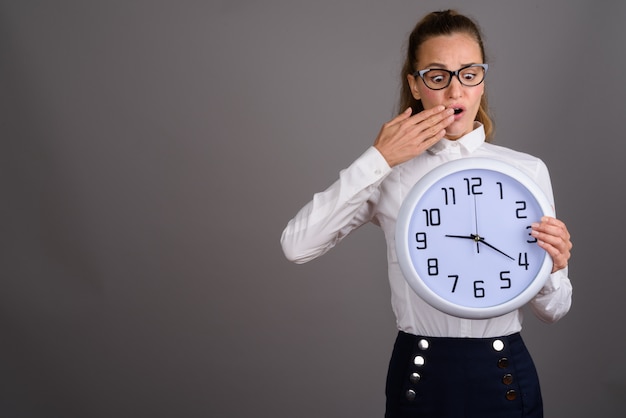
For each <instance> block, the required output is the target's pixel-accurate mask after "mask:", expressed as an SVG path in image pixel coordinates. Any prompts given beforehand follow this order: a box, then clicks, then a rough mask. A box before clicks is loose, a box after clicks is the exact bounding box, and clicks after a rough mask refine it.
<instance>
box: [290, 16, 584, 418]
mask: <svg viewBox="0 0 626 418" xmlns="http://www.w3.org/2000/svg"><path fill="white" fill-rule="evenodd" d="M487 69H488V66H487V65H486V64H485V52H484V47H483V43H482V40H481V34H480V30H479V28H478V27H477V25H476V24H475V23H474V22H473V21H472V20H471V19H469V18H467V17H466V16H463V15H461V14H458V13H456V12H455V11H451V10H448V11H443V12H434V13H431V14H429V15H427V16H425V17H424V18H423V19H422V20H421V21H420V22H418V24H417V25H416V27H415V29H414V30H413V32H412V33H411V35H410V38H409V43H408V47H407V56H406V61H405V64H404V67H403V71H402V81H403V89H402V97H401V99H400V103H401V106H402V107H401V108H402V109H406V110H404V111H403V112H402V113H401V114H400V115H398V116H397V117H395V118H394V119H392V120H391V121H389V122H387V123H385V124H384V125H383V127H382V129H381V130H380V132H379V134H378V136H377V138H376V140H375V141H374V145H373V146H372V147H370V148H369V149H367V150H366V151H365V153H363V154H362V155H361V156H360V157H359V158H358V159H357V160H356V161H354V162H353V163H352V164H351V165H350V167H348V168H347V169H345V170H343V171H342V172H341V175H340V178H339V180H337V181H336V182H335V183H334V184H333V185H331V186H330V187H329V188H328V189H327V190H326V191H324V192H321V193H317V194H316V195H315V196H314V197H313V200H312V201H311V202H310V203H308V204H307V205H306V206H305V207H304V208H302V209H301V210H300V211H299V212H298V214H297V215H296V216H295V217H294V218H293V219H292V220H291V221H290V222H289V224H288V225H287V227H286V228H285V230H284V231H283V234H282V238H281V243H282V246H283V250H284V252H285V255H286V257H287V258H288V259H290V260H292V261H294V262H296V263H304V262H307V261H309V260H312V259H314V258H316V257H319V256H320V255H322V254H324V253H326V252H327V251H328V250H330V249H331V248H332V247H333V246H334V245H336V244H337V243H338V242H339V241H341V240H342V239H343V238H344V237H345V236H346V235H348V234H349V233H350V232H351V231H352V230H354V229H355V228H358V227H359V226H361V225H363V224H365V223H367V222H373V223H374V224H376V225H378V226H380V227H381V228H382V230H383V231H384V233H385V239H386V241H387V248H388V251H387V258H388V273H389V282H390V286H391V297H392V308H393V311H394V314H395V315H396V320H397V327H398V337H397V339H396V342H395V345H394V349H393V352H392V356H391V360H390V364H389V371H388V375H387V384H386V395H387V403H386V414H385V416H386V417H388V418H392V417H428V418H433V417H479V418H490V417H494V418H506V417H542V416H543V411H542V400H541V392H540V388H539V380H538V377H537V373H536V370H535V367H534V365H533V362H532V359H531V357H530V355H529V353H528V351H527V350H526V347H525V346H524V343H523V341H522V339H521V336H520V335H519V332H520V330H521V328H522V314H521V312H520V311H519V310H517V311H514V312H511V313H508V314H505V315H503V316H500V317H497V318H491V319H481V320H472V319H462V318H457V317H454V316H450V315H447V314H445V313H443V312H440V311H438V310H436V309H435V308H433V307H431V306H430V305H428V304H427V303H425V302H424V301H423V300H422V299H420V298H419V297H418V296H417V295H416V294H415V293H414V292H412V291H408V290H407V289H409V288H408V287H407V286H408V285H407V283H406V281H405V280H404V278H403V276H402V273H401V271H400V269H399V266H398V262H397V259H396V254H395V242H394V239H395V237H394V232H395V224H396V217H397V213H398V210H399V208H400V205H401V204H402V200H403V199H404V197H405V196H406V194H407V193H408V191H409V190H410V189H411V187H412V185H413V184H415V182H416V181H417V180H419V179H420V178H421V177H422V176H423V175H424V174H426V173H427V172H428V171H430V170H432V169H433V168H435V167H437V166H439V165H441V164H442V163H444V162H447V161H451V160H455V159H458V158H465V157H470V156H472V157H491V158H498V159H500V160H504V161H506V162H509V163H510V164H512V165H514V166H516V167H517V168H519V169H521V170H522V171H524V172H525V173H526V174H528V175H529V176H530V177H531V178H533V179H534V180H535V181H536V182H537V183H538V184H539V186H540V187H541V188H542V189H543V191H544V192H545V193H546V195H547V196H548V197H549V199H550V201H551V203H553V201H554V198H553V194H552V186H551V183H550V178H549V174H548V170H547V168H546V166H545V164H544V163H543V162H542V161H541V160H539V159H538V158H535V157H533V156H530V155H528V154H524V153H520V152H517V151H513V150H511V149H507V148H504V147H500V146H496V145H493V144H490V143H489V142H488V140H489V139H490V138H491V135H492V122H491V120H490V119H489V116H488V112H487V101H486V97H485V83H484V78H485V74H486V72H487ZM532 235H533V236H535V237H536V238H537V245H539V246H540V247H542V248H543V249H545V250H546V251H547V252H548V254H549V255H550V256H551V257H552V260H553V264H554V267H553V270H552V273H551V275H550V277H549V279H548V280H547V282H546V284H545V286H544V287H543V288H542V289H541V291H540V292H539V293H538V294H537V296H536V297H534V298H533V299H532V300H531V302H529V304H530V306H531V308H532V311H533V312H534V313H535V314H536V315H537V316H538V317H539V318H540V319H541V320H543V321H545V322H549V323H552V322H555V321H557V320H559V319H560V318H561V317H563V316H564V315H565V314H566V313H567V312H568V310H569V308H570V304H571V293H572V288H571V283H570V280H569V278H568V276H567V264H568V260H569V258H570V250H571V248H572V244H571V241H570V235H569V232H568V230H567V227H566V226H565V224H564V223H563V222H561V221H560V220H558V219H555V218H552V217H544V218H543V219H541V221H540V222H537V223H536V224H533V225H532ZM494 341H498V343H497V344H494ZM498 345H499V346H498ZM502 346H504V347H505V349H502ZM494 347H495V348H494ZM416 356H420V358H422V359H423V358H425V359H426V360H425V366H424V367H423V368H420V369H416V365H415V363H414V359H415V357H416ZM426 365H427V366H428V367H426Z"/></svg>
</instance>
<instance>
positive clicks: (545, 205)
mask: <svg viewBox="0 0 626 418" xmlns="http://www.w3.org/2000/svg"><path fill="white" fill-rule="evenodd" d="M543 215H549V216H554V210H553V208H552V205H551V204H550V201H549V200H548V198H547V197H546V195H545V194H544V193H543V191H542V190H541V189H540V188H539V186H538V185H537V184H536V183H535V182H534V181H533V180H532V179H531V178H530V177H529V176H527V175H526V174H525V173H523V172H522V171H520V170H519V169H517V168H515V167H513V166H512V165H510V164H507V163H505V162H503V161H500V160H496V159H490V158H478V157H473V158H462V159H459V160H454V161H450V162H447V163H445V164H442V165H441V166H439V167H437V168H435V169H433V170H432V171H430V172H429V173H427V174H426V175H425V176H424V177H422V178H421V179H420V180H419V181H418V182H417V183H416V184H415V185H414V186H413V187H412V188H411V190H410V191H409V193H408V194H407V196H406V198H405V200H404V201H403V203H402V205H401V207H400V211H399V213H398V219H397V224H396V237H395V239H396V251H397V255H398V262H399V264H400V268H401V270H402V273H403V275H404V277H405V279H406V280H407V282H408V284H409V285H410V286H411V288H412V289H413V290H414V291H415V292H416V293H417V294H418V295H419V296H420V297H421V298H423V299H424V300H425V301H426V302H428V303H429V304H430V305H432V306H433V307H435V308H437V309H439V310H441V311H443V312H445V313H448V314H450V315H454V316H458V317H462V318H471V319H484V318H491V317H496V316H500V315H504V314H506V313H508V312H511V311H513V310H515V309H518V308H520V307H521V306H523V305H524V304H526V303H527V302H528V301H530V299H532V298H533V297H534V296H535V295H536V294H537V293H538V292H539V290H541V288H542V287H543V285H544V284H545V281H546V279H547V278H548V276H549V275H550V272H551V270H552V259H551V257H550V256H549V255H548V253H547V252H546V251H545V250H543V249H542V248H541V247H539V246H538V245H537V240H536V239H535V238H534V237H532V236H531V235H530V232H531V227H530V225H531V224H532V223H533V222H538V221H539V220H540V219H541V217H542V216H543Z"/></svg>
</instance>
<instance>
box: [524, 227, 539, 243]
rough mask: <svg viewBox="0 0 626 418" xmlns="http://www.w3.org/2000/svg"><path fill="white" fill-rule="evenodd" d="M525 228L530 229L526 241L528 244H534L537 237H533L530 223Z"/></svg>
mask: <svg viewBox="0 0 626 418" xmlns="http://www.w3.org/2000/svg"><path fill="white" fill-rule="evenodd" d="M526 229H530V230H531V231H530V232H528V236H529V237H530V239H527V240H526V242H527V243H529V244H534V243H535V242H537V238H535V237H533V236H532V234H531V232H532V227H531V226H530V225H528V226H527V227H526Z"/></svg>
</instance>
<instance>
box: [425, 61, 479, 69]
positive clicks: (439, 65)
mask: <svg viewBox="0 0 626 418" xmlns="http://www.w3.org/2000/svg"><path fill="white" fill-rule="evenodd" d="M474 64H482V63H479V62H470V63H468V64H461V66H460V67H459V68H465V67H467V66H470V65H474ZM424 68H443V69H448V67H447V66H446V65H445V64H442V63H440V62H431V63H430V64H428V65H427V66H425V67H424Z"/></svg>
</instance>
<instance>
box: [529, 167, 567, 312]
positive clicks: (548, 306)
mask: <svg viewBox="0 0 626 418" xmlns="http://www.w3.org/2000/svg"><path fill="white" fill-rule="evenodd" d="M541 168H542V171H543V173H542V176H541V178H542V179H543V183H544V184H546V183H547V186H546V187H547V190H548V191H549V192H550V199H551V201H554V200H553V197H552V188H551V185H550V179H549V175H548V170H547V168H546V167H545V165H543V164H542V165H541ZM531 234H532V235H533V236H534V237H535V238H537V245H539V246H540V247H541V248H543V249H544V250H546V252H547V253H548V254H549V255H550V257H552V262H553V267H552V273H551V274H550V277H549V278H548V280H547V281H546V284H545V285H544V287H543V288H542V289H541V291H540V292H539V293H538V294H537V296H535V298H534V299H533V300H531V302H530V303H531V308H532V310H533V312H534V313H535V315H536V316H537V317H538V318H539V319H541V320H542V321H544V322H547V323H553V322H556V321H558V320H559V319H561V318H562V317H563V316H565V314H567V312H568V311H569V309H570V306H571V304H572V283H571V282H570V279H569V277H568V262H569V259H570V256H571V253H570V251H571V250H572V241H571V236H570V233H569V231H568V230H567V226H566V225H565V223H563V222H562V221H561V220H559V219H556V218H553V217H550V216H544V217H543V218H542V219H541V221H540V222H537V223H534V224H533V225H532V232H531Z"/></svg>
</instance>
